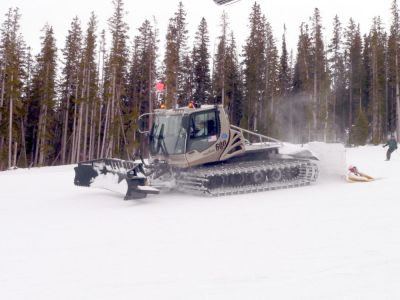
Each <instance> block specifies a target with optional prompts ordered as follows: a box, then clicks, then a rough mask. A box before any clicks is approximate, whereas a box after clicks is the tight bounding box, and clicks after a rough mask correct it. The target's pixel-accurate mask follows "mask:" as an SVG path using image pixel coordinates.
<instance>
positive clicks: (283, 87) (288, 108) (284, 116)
mask: <svg viewBox="0 0 400 300" xmlns="http://www.w3.org/2000/svg"><path fill="white" fill-rule="evenodd" d="M283 29H284V30H283V35H282V47H281V56H280V58H279V70H278V96H279V97H280V98H281V107H280V109H281V120H282V122H281V125H280V126H282V128H283V129H286V136H285V137H286V138H288V139H289V140H292V139H293V130H294V128H293V114H294V111H293V99H292V97H290V94H291V82H292V70H291V66H290V65H289V53H288V51H287V46H286V25H284V28H283ZM284 124H286V126H284Z"/></svg>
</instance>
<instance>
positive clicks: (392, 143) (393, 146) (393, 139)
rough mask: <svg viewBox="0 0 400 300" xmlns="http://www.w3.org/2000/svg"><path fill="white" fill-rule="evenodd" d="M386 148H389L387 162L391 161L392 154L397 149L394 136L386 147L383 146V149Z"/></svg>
mask: <svg viewBox="0 0 400 300" xmlns="http://www.w3.org/2000/svg"><path fill="white" fill-rule="evenodd" d="M386 146H389V148H388V150H387V152H386V160H390V156H391V155H392V152H393V151H394V150H396V149H397V141H396V139H395V138H394V135H392V136H390V139H389V140H388V141H387V143H386V144H385V145H383V148H385V147H386Z"/></svg>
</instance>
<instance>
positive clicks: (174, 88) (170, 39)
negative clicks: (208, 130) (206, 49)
mask: <svg viewBox="0 0 400 300" xmlns="http://www.w3.org/2000/svg"><path fill="white" fill-rule="evenodd" d="M186 26H187V24H186V11H185V10H184V7H183V4H182V2H179V5H178V11H177V12H176V13H175V15H174V17H173V18H171V19H170V21H169V25H168V30H167V35H166V49H165V51H166V52H165V56H164V65H165V74H164V77H165V84H166V89H167V90H166V95H165V101H166V104H167V106H168V107H175V106H176V105H177V104H178V103H179V102H184V99H183V98H184V97H183V96H182V92H183V86H184V82H183V74H182V63H183V59H184V57H185V55H186V45H187V33H188V31H187V29H186Z"/></svg>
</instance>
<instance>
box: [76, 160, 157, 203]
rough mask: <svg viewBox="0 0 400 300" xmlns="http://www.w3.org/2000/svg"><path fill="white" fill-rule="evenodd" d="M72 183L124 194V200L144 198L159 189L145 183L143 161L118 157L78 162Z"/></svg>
mask: <svg viewBox="0 0 400 300" xmlns="http://www.w3.org/2000/svg"><path fill="white" fill-rule="evenodd" d="M74 184H75V185H77V186H87V187H97V188H103V189H107V190H111V191H114V192H120V193H124V194H125V198H124V199H125V200H132V199H141V198H145V197H146V196H147V194H158V193H159V190H157V189H156V188H153V187H151V186H149V185H147V178H146V175H145V174H144V169H143V163H138V162H133V161H125V160H120V159H108V158H107V159H98V160H90V161H85V162H80V163H78V166H77V167H75V179H74Z"/></svg>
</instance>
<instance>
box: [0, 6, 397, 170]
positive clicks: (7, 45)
mask: <svg viewBox="0 0 400 300" xmlns="http://www.w3.org/2000/svg"><path fill="white" fill-rule="evenodd" d="M110 1H111V0H110ZM112 2H113V7H114V10H113V11H112V12H111V15H110V17H109V20H108V28H107V29H105V30H107V31H105V30H102V29H100V28H98V27H99V26H98V19H97V17H96V15H95V13H92V15H91V17H90V20H89V22H88V23H87V24H81V21H80V20H79V18H77V17H75V18H73V19H72V20H71V23H70V26H69V31H68V34H67V36H66V37H65V40H64V44H63V47H62V49H57V46H56V40H55V32H54V30H53V28H52V26H51V25H48V24H47V25H45V26H44V28H43V30H42V36H41V37H40V39H41V48H40V51H38V53H32V50H31V49H30V47H29V45H27V44H26V42H25V41H24V38H23V35H22V33H21V29H20V21H21V18H22V15H21V12H20V11H19V9H18V8H10V9H8V10H7V11H6V13H5V15H3V16H0V23H1V24H0V170H5V169H8V168H13V167H34V166H49V165H61V164H73V163H77V162H79V161H84V160H90V159H97V158H102V157H117V158H123V159H132V158H133V157H134V154H135V153H136V152H137V151H138V150H141V152H142V153H144V154H145V153H146V142H145V140H144V138H143V137H142V136H141V135H140V134H139V133H138V131H137V129H138V126H139V124H138V116H139V115H141V114H143V113H148V112H151V111H153V110H154V109H155V108H158V107H159V106H160V104H161V103H163V104H165V105H166V106H167V108H173V107H176V106H186V105H188V103H189V102H190V101H194V102H195V103H198V104H222V105H224V107H225V109H226V111H227V113H228V115H229V117H230V120H231V123H232V124H234V125H238V126H241V127H243V128H246V129H250V130H252V131H256V132H259V133H262V134H265V135H268V136H271V137H274V138H277V139H280V140H282V141H290V142H293V143H306V142H308V141H314V140H318V141H325V142H341V143H345V144H347V145H349V146H351V145H364V144H366V143H372V144H378V143H381V142H383V141H386V139H387V137H388V135H390V134H396V136H398V137H400V74H399V72H400V18H399V7H398V3H397V0H393V1H392V4H391V7H389V8H388V14H391V24H389V27H388V28H384V26H383V23H382V21H381V19H380V17H376V18H374V19H373V20H371V21H372V22H371V24H370V29H369V32H365V33H362V32H360V26H359V24H358V23H357V22H356V21H355V20H353V19H349V20H340V18H339V16H336V17H335V18H334V19H333V20H331V22H332V24H333V27H332V28H333V30H332V32H325V30H324V29H323V26H322V19H321V14H320V11H319V9H318V8H315V10H314V11H312V12H310V19H309V20H308V21H307V22H304V23H302V24H299V27H298V29H296V30H298V40H297V48H296V49H294V50H293V51H290V50H289V49H287V45H286V36H285V32H284V33H283V35H282V36H281V37H276V36H275V35H274V32H273V30H272V26H271V24H270V23H269V22H268V19H267V18H266V16H265V14H264V13H263V11H262V8H261V6H260V4H259V3H258V2H255V3H254V4H253V5H252V7H251V9H250V15H249V16H248V19H247V27H248V35H247V38H246V40H245V41H243V45H241V46H240V47H239V46H238V43H237V41H236V38H235V33H234V32H233V31H232V30H231V29H230V27H229V17H228V15H227V14H226V13H225V12H224V13H223V14H222V15H221V17H220V22H219V24H220V26H219V28H218V30H219V32H218V39H217V44H216V45H215V47H214V53H212V52H211V51H210V49H211V45H210V35H209V28H208V25H207V20H206V18H202V19H200V20H198V26H197V31H196V32H195V36H194V37H192V38H190V37H189V34H188V22H189V21H188V17H187V13H186V11H185V7H184V5H183V3H182V2H179V3H177V7H176V11H175V13H174V15H172V16H171V17H170V19H169V24H168V28H165V30H166V31H165V32H166V34H165V36H163V37H160V35H159V31H160V29H159V28H157V27H156V25H155V24H156V22H154V20H152V19H147V20H144V21H143V23H142V25H141V26H140V28H138V29H137V31H136V35H135V36H129V34H128V32H129V27H128V23H127V20H126V12H125V10H124V1H123V0H112ZM191 21H192V20H191ZM194 21H196V20H194ZM283 21H284V20H283ZM324 21H326V20H324ZM243 26H246V24H243ZM292 30H293V29H292ZM327 37H329V38H327ZM38 38H39V37H38ZM278 38H279V41H280V42H279V44H278V42H277V40H278ZM161 39H163V40H164V39H165V47H164V48H161V47H160V44H161V43H160V40H161ZM189 40H193V42H192V43H191V44H189V42H188V41H189ZM157 83H163V86H164V87H165V88H164V89H163V91H162V92H160V90H157V89H156V85H157Z"/></svg>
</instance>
